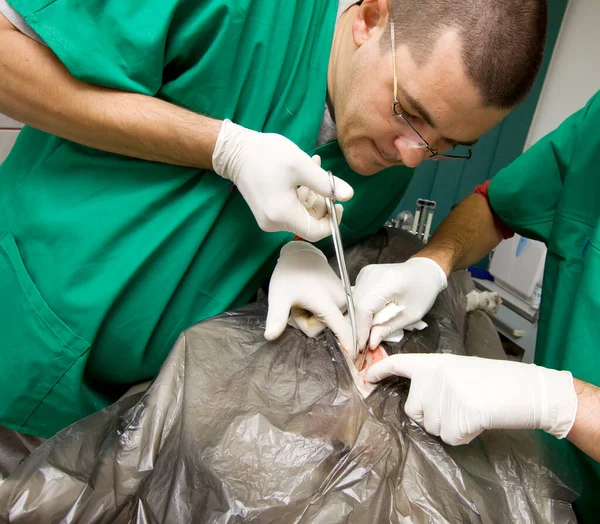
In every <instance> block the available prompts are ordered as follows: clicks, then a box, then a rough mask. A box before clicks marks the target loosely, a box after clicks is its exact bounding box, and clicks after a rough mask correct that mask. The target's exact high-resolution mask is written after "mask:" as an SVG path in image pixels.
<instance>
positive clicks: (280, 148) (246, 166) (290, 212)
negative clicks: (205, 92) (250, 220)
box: [212, 120, 354, 242]
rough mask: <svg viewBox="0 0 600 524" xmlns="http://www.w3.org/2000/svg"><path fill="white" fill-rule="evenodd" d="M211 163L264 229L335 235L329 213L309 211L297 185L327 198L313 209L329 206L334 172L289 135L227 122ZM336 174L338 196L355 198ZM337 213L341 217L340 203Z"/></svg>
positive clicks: (306, 235) (311, 238) (315, 236)
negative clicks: (330, 225) (265, 131)
mask: <svg viewBox="0 0 600 524" xmlns="http://www.w3.org/2000/svg"><path fill="white" fill-rule="evenodd" d="M317 158H318V157H317ZM212 162H213V167H214V170H215V172H216V173H217V174H218V175H220V176H222V177H223V178H226V179H228V180H231V181H232V182H233V183H234V184H235V185H236V186H237V188H238V190H239V191H240V193H241V195H242V196H243V197H244V199H245V200H246V202H247V203H248V205H249V206H250V209H251V210H252V213H253V214H254V217H255V218H256V221H257V222H258V225H259V226H260V228H261V229H262V230H263V231H290V232H292V233H295V234H296V235H299V236H300V237H302V238H304V239H306V240H309V241H311V242H316V241H318V240H321V239H322V238H325V237H326V236H328V235H330V234H331V229H330V227H329V218H328V217H327V216H326V213H323V214H322V216H316V215H315V214H311V213H309V211H308V210H307V207H309V206H306V205H305V203H306V199H307V198H308V196H309V192H305V194H304V196H303V195H299V193H298V186H305V187H307V188H309V189H310V190H312V191H313V192H314V193H315V194H316V195H318V198H317V199H321V200H322V205H320V204H319V205H317V206H315V205H314V203H313V206H312V207H313V208H317V207H321V208H322V209H325V201H324V198H325V197H327V198H331V196H332V195H331V185H330V183H329V176H328V174H327V172H326V171H324V170H323V169H321V167H320V161H313V160H311V157H310V156H308V155H307V154H306V153H305V152H304V151H302V150H301V149H300V148H299V147H298V146H296V145H295V144H294V143H293V142H291V141H290V140H288V139H287V138H285V137H283V136H281V135H277V134H274V133H259V132H257V131H252V130H250V129H246V128H244V127H242V126H239V125H237V124H234V123H233V122H231V121H230V120H224V121H223V125H222V126H221V131H220V132H219V136H218V138H217V142H216V145H215V150H214V152H213V157H212ZM334 178H335V194H336V198H337V200H340V201H342V202H345V201H346V200H350V199H351V198H352V196H353V194H354V191H353V190H352V187H351V186H350V185H349V184H347V183H346V182H344V181H343V180H342V179H340V178H337V177H334ZM301 198H304V199H305V200H304V202H303V201H301ZM336 207H337V206H336ZM311 215H312V216H311ZM337 215H338V219H341V206H339V208H338V209H337Z"/></svg>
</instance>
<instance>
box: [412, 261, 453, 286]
mask: <svg viewBox="0 0 600 524" xmlns="http://www.w3.org/2000/svg"><path fill="white" fill-rule="evenodd" d="M411 260H419V261H421V262H420V263H421V264H427V265H428V266H429V267H431V268H432V271H433V272H434V273H435V275H436V276H437V280H438V289H439V291H438V293H441V292H442V291H444V289H446V288H447V287H448V279H447V278H446V273H445V272H444V270H443V269H442V268H441V267H440V265H439V264H438V263H437V262H436V261H435V260H432V259H431V258H427V257H415V258H411Z"/></svg>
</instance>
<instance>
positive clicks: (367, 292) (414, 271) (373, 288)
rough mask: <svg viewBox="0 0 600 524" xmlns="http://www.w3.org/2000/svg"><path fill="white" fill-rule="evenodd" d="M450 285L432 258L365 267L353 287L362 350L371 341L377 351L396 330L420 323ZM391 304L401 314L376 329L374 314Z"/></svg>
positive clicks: (371, 346)
mask: <svg viewBox="0 0 600 524" xmlns="http://www.w3.org/2000/svg"><path fill="white" fill-rule="evenodd" d="M447 285H448V282H447V280H446V274H445V273H444V270H443V269H442V268H441V267H440V266H439V265H438V264H437V263H436V262H434V261H433V260H431V259H429V258H418V257H417V258H411V259H410V260H408V261H407V262H404V263H402V264H374V265H370V266H365V267H364V268H362V270H361V271H360V273H359V274H358V277H357V278H356V286H355V288H354V307H355V309H356V328H357V331H358V343H359V348H360V349H362V348H364V347H365V346H366V344H367V342H368V343H369V347H370V348H371V349H375V348H376V347H377V346H378V345H379V343H380V342H381V341H382V340H383V339H385V338H386V337H388V336H389V335H391V334H392V333H394V332H395V331H398V330H399V329H404V328H406V327H407V326H410V325H412V324H415V323H416V322H418V321H419V320H421V319H422V318H423V317H424V316H425V314H426V313H427V312H428V311H429V310H430V309H431V306H433V303H434V302H435V299H436V298H437V296H438V294H439V293H440V292H442V291H443V290H444V289H446V286H447ZM391 302H393V303H395V304H396V305H397V306H399V307H398V309H399V312H398V313H397V314H396V315H394V316H393V317H392V318H390V319H389V320H387V321H386V322H384V323H383V324H381V325H377V326H373V317H374V316H375V314H376V313H378V312H379V311H381V310H382V309H383V308H384V307H385V306H387V305H388V304H389V303H391ZM371 328H372V329H371Z"/></svg>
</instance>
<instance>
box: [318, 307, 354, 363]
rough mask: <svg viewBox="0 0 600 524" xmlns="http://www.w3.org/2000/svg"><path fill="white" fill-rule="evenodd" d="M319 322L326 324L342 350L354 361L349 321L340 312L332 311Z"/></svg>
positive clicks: (337, 310)
mask: <svg viewBox="0 0 600 524" xmlns="http://www.w3.org/2000/svg"><path fill="white" fill-rule="evenodd" d="M319 320H321V322H325V323H326V324H327V326H328V327H329V329H331V331H333V334H334V335H335V336H336V337H337V339H338V340H339V342H340V345H341V346H342V348H343V349H344V350H346V352H347V353H348V354H350V356H351V358H352V359H355V358H356V355H354V354H353V347H354V344H353V342H352V326H350V321H349V320H348V319H347V318H346V317H345V316H344V315H343V314H342V312H341V311H340V310H339V309H334V310H332V311H331V312H330V313H329V314H328V315H327V316H326V317H321V318H320V319H319Z"/></svg>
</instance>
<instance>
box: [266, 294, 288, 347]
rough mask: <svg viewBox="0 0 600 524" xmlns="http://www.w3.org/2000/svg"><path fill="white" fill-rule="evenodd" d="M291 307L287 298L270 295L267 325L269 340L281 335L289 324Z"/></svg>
mask: <svg viewBox="0 0 600 524" xmlns="http://www.w3.org/2000/svg"><path fill="white" fill-rule="evenodd" d="M291 307H292V306H291V304H290V303H289V302H288V301H287V300H285V299H278V298H276V297H271V296H269V310H268V312H267V324H266V326H265V338H266V339H267V340H275V339H277V338H279V337H280V336H281V334H282V333H283V331H284V330H285V327H286V326H287V321H288V318H289V316H290V309H291Z"/></svg>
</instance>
